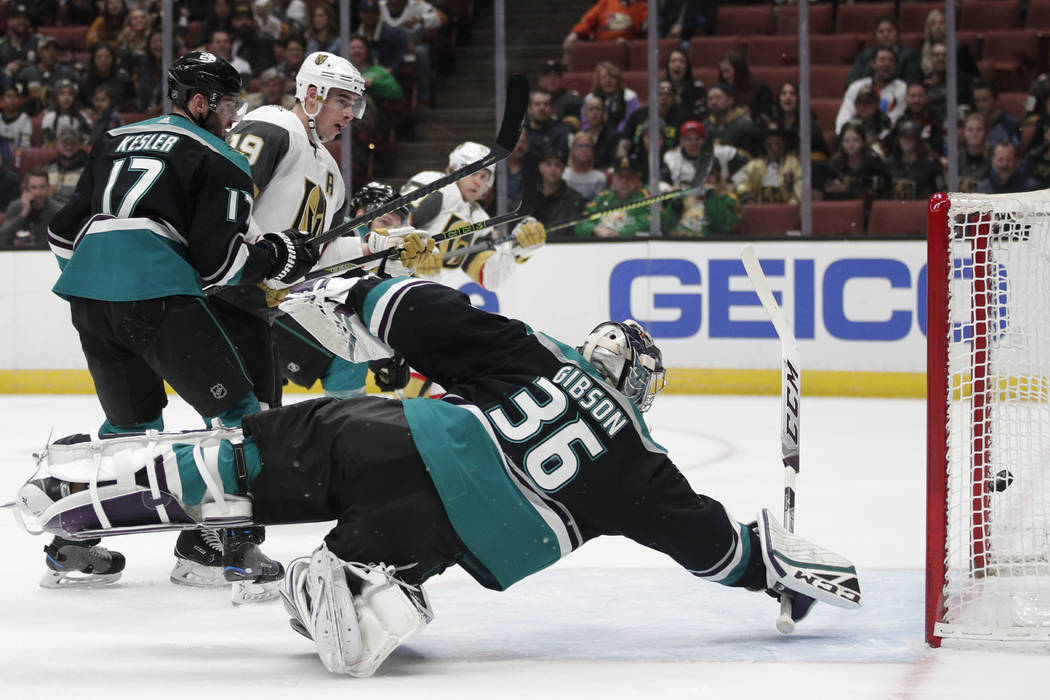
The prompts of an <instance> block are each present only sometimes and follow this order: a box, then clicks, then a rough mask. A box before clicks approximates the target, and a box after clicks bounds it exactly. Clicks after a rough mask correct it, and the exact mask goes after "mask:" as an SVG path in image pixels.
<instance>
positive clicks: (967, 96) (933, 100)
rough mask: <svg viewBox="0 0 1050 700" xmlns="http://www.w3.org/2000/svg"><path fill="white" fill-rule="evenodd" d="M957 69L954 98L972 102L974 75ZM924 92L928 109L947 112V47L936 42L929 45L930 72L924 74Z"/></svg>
mask: <svg viewBox="0 0 1050 700" xmlns="http://www.w3.org/2000/svg"><path fill="white" fill-rule="evenodd" d="M975 75H978V74H977V73H974V74H970V73H967V72H965V71H963V70H961V69H960V70H959V72H958V76H957V79H956V100H957V101H958V103H959V104H960V105H969V104H973V83H974V76H975ZM925 82H926V94H927V100H928V102H929V103H930V109H931V110H933V112H934V113H935V114H939V115H945V116H946V115H947V114H948V47H947V46H946V45H945V44H944V43H943V42H942V43H936V44H934V45H933V46H932V47H930V72H929V73H927V74H926V80H925Z"/></svg>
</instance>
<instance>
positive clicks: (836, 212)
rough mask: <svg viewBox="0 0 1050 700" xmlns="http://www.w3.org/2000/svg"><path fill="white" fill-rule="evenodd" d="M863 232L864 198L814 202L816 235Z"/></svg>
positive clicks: (846, 234)
mask: <svg viewBox="0 0 1050 700" xmlns="http://www.w3.org/2000/svg"><path fill="white" fill-rule="evenodd" d="M863 234H864V200H863V199H850V200H845V201H841V202H813V235H814V236H860V235H863Z"/></svg>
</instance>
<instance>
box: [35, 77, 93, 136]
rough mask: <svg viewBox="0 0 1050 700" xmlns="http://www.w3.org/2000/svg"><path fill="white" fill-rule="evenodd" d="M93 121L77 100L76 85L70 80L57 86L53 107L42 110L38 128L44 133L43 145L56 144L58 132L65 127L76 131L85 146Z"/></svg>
mask: <svg viewBox="0 0 1050 700" xmlns="http://www.w3.org/2000/svg"><path fill="white" fill-rule="evenodd" d="M93 124H94V122H93V121H92V119H91V115H90V114H88V113H87V112H86V111H84V110H83V109H82V108H81V106H80V104H79V103H78V102H77V87H76V85H74V84H73V83H72V82H64V83H61V84H60V85H59V86H58V92H57V93H56V94H55V108H54V109H49V110H47V111H46V112H44V117H43V119H42V120H41V122H40V129H41V131H42V132H43V135H44V146H46V147H47V148H52V147H54V146H56V145H57V142H58V134H60V133H61V132H62V131H64V130H66V129H72V130H73V131H75V132H76V134H77V137H78V138H79V139H80V143H82V144H84V145H85V146H86V145H88V144H89V143H91V131H92V129H93Z"/></svg>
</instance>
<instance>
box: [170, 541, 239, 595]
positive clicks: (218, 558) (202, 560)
mask: <svg viewBox="0 0 1050 700" xmlns="http://www.w3.org/2000/svg"><path fill="white" fill-rule="evenodd" d="M171 582H172V583H174V584H177V585H179V586H191V587H194V588H221V587H222V586H225V585H226V584H227V583H229V582H228V581H227V580H226V578H225V577H224V576H223V575H222V536H221V535H220V534H219V531H218V530H210V529H205V530H183V531H182V532H180V533H179V539H178V540H176V541H175V566H174V568H172V570H171Z"/></svg>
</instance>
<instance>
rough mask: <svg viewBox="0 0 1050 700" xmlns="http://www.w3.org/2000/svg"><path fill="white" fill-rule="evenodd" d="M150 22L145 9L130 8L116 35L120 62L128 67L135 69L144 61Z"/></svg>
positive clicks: (147, 49) (147, 48)
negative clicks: (118, 33)
mask: <svg viewBox="0 0 1050 700" xmlns="http://www.w3.org/2000/svg"><path fill="white" fill-rule="evenodd" d="M149 36H150V22H149V17H148V16H147V15H146V12H145V10H141V9H139V8H137V7H136V8H132V9H131V10H129V11H128V17H127V19H126V20H124V27H123V28H122V29H121V30H120V35H119V36H118V37H117V41H116V44H117V48H118V49H120V58H121V63H122V64H123V65H124V66H125V67H126V68H127V69H128V70H133V69H137V68H138V67H139V66H141V65H142V64H143V63H145V61H146V54H147V52H148V51H149Z"/></svg>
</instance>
